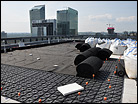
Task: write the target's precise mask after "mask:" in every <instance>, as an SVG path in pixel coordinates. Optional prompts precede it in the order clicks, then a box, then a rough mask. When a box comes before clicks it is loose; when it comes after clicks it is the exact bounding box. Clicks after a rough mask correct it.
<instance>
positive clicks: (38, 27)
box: [32, 19, 56, 36]
mask: <svg viewBox="0 0 138 104" xmlns="http://www.w3.org/2000/svg"><path fill="white" fill-rule="evenodd" d="M49 35H56V20H55V19H47V20H34V21H32V36H49Z"/></svg>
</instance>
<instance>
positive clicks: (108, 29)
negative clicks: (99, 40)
mask: <svg viewBox="0 0 138 104" xmlns="http://www.w3.org/2000/svg"><path fill="white" fill-rule="evenodd" d="M114 30H115V29H114V27H108V28H107V31H108V34H114Z"/></svg>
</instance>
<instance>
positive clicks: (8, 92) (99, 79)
mask: <svg viewBox="0 0 138 104" xmlns="http://www.w3.org/2000/svg"><path fill="white" fill-rule="evenodd" d="M117 63H118V60H116V59H109V60H107V61H105V63H104V64H103V66H102V67H101V68H100V70H99V72H98V74H97V75H95V77H94V78H91V79H90V78H82V77H76V76H72V75H67V74H60V73H54V72H47V71H44V70H39V69H30V68H24V67H18V66H11V65H6V64H1V95H2V96H4V97H8V98H11V99H13V100H16V101H19V102H22V103H39V102H41V103H121V100H122V92H123V83H124V77H119V76H117V75H115V74H114V70H115V65H117ZM120 63H122V64H124V61H123V60H120ZM74 70H75V69H74ZM108 79H110V81H109V80H108ZM75 82H76V83H78V84H79V85H81V86H82V87H84V90H83V91H80V93H79V94H78V92H77V93H73V94H70V95H67V96H63V95H62V94H61V93H60V92H59V91H58V90H57V87H59V86H63V85H66V84H70V83H75ZM86 82H87V85H86ZM109 86H110V88H109ZM19 93H20V94H19ZM104 97H106V100H105V99H104ZM40 99H41V100H40Z"/></svg>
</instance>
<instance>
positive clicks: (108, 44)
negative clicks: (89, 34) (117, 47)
mask: <svg viewBox="0 0 138 104" xmlns="http://www.w3.org/2000/svg"><path fill="white" fill-rule="evenodd" d="M100 42H101V41H100ZM103 42H105V43H103V44H96V47H100V48H107V49H109V48H110V45H111V43H112V42H111V41H110V40H109V39H106V40H103Z"/></svg>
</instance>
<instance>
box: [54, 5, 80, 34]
mask: <svg viewBox="0 0 138 104" xmlns="http://www.w3.org/2000/svg"><path fill="white" fill-rule="evenodd" d="M57 35H78V11H77V10H74V9H72V8H69V7H68V8H67V9H65V10H58V11H57Z"/></svg>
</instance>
